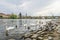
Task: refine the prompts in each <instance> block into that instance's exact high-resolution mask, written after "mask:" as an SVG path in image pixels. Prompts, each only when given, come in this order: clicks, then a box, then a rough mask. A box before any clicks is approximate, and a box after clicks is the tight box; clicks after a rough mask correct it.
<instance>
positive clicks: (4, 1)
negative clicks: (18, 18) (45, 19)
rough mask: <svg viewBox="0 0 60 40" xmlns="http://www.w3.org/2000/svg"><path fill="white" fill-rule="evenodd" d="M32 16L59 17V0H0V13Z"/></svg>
mask: <svg viewBox="0 0 60 40" xmlns="http://www.w3.org/2000/svg"><path fill="white" fill-rule="evenodd" d="M1 11H2V12H6V13H12V12H13V13H15V14H18V13H19V12H22V14H24V15H25V14H26V13H27V14H28V15H32V16H40V15H43V16H45V15H51V14H54V15H59V13H60V0H17V1H16V0H13V1H12V0H10V1H8V0H0V12H1Z"/></svg>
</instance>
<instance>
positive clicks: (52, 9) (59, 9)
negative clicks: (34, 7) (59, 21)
mask: <svg viewBox="0 0 60 40" xmlns="http://www.w3.org/2000/svg"><path fill="white" fill-rule="evenodd" d="M36 14H37V15H43V16H45V15H49V16H51V15H52V14H53V15H55V16H57V15H58V16H60V1H59V0H58V1H55V2H53V3H52V4H50V5H48V6H46V7H44V8H43V9H42V10H41V11H38V12H36Z"/></svg>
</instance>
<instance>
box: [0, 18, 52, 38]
mask: <svg viewBox="0 0 60 40" xmlns="http://www.w3.org/2000/svg"><path fill="white" fill-rule="evenodd" d="M38 20H39V21H41V20H44V19H0V39H3V38H5V32H6V26H7V28H8V27H15V26H16V25H17V26H18V27H17V29H14V30H10V31H9V35H12V34H17V33H20V34H22V33H24V32H28V29H27V27H24V26H23V25H24V24H27V25H29V24H32V23H33V24H36V23H37V21H38ZM46 20H47V21H48V20H51V19H46ZM30 28H31V29H30V30H37V29H38V28H39V26H37V27H36V26H34V27H33V26H31V27H30Z"/></svg>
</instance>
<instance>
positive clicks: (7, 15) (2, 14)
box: [0, 13, 10, 18]
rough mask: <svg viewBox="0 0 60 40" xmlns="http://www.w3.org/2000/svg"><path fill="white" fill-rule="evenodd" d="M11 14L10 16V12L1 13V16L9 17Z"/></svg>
mask: <svg viewBox="0 0 60 40" xmlns="http://www.w3.org/2000/svg"><path fill="white" fill-rule="evenodd" d="M9 16H10V14H4V13H0V17H3V18H8V17H9Z"/></svg>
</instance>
